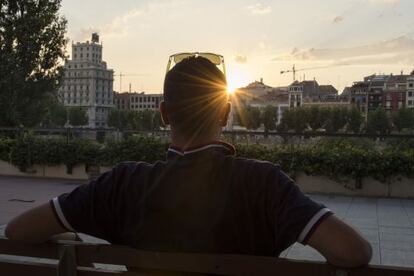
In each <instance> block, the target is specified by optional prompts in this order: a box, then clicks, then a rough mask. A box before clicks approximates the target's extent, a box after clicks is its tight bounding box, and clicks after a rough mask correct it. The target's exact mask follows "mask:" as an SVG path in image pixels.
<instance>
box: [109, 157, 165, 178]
mask: <svg viewBox="0 0 414 276" xmlns="http://www.w3.org/2000/svg"><path fill="white" fill-rule="evenodd" d="M164 166H165V162H163V161H156V162H154V163H147V162H144V161H123V162H119V163H118V164H116V165H115V166H113V167H112V170H111V172H110V173H111V174H112V175H113V176H114V177H115V178H116V179H117V180H118V181H119V180H123V181H122V182H125V180H128V179H130V178H132V179H135V180H136V179H137V178H143V177H145V176H146V175H149V174H151V173H153V172H154V171H156V170H158V169H160V168H162V167H164Z"/></svg>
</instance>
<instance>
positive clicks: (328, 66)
mask: <svg viewBox="0 0 414 276" xmlns="http://www.w3.org/2000/svg"><path fill="white" fill-rule="evenodd" d="M345 65H348V64H346V63H338V64H331V65H325V66H317V67H309V68H301V69H296V67H295V64H293V66H292V69H290V70H283V71H280V74H286V73H293V82H295V81H296V72H298V71H307V70H315V69H324V68H331V67H337V66H345Z"/></svg>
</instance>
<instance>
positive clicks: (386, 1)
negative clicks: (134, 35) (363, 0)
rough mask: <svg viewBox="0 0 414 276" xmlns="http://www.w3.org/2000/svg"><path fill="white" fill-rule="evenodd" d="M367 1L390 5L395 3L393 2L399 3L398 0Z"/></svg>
mask: <svg viewBox="0 0 414 276" xmlns="http://www.w3.org/2000/svg"><path fill="white" fill-rule="evenodd" d="M368 2H369V3H371V4H391V5H395V4H399V3H400V0H368Z"/></svg>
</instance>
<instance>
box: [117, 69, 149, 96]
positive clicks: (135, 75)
mask: <svg viewBox="0 0 414 276" xmlns="http://www.w3.org/2000/svg"><path fill="white" fill-rule="evenodd" d="M143 76H148V74H122V72H120V73H119V74H116V75H114V77H119V93H122V77H143Z"/></svg>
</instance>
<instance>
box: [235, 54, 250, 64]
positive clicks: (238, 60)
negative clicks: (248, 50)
mask: <svg viewBox="0 0 414 276" xmlns="http://www.w3.org/2000/svg"><path fill="white" fill-rule="evenodd" d="M234 61H235V62H236V63H246V62H247V57H246V56H242V55H237V56H235V57H234Z"/></svg>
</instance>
